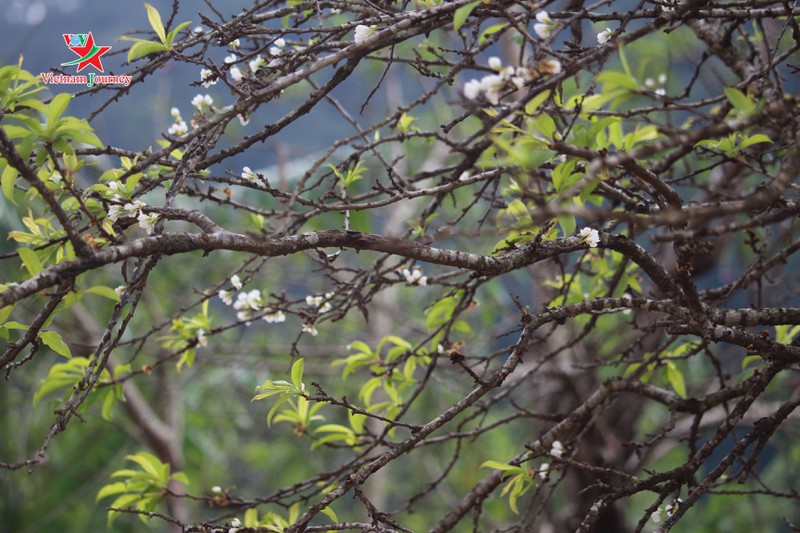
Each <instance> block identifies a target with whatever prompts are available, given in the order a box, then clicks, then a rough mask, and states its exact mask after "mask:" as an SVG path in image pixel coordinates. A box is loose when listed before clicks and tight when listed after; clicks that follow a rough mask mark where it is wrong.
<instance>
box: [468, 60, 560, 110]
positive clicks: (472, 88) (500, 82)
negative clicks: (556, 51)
mask: <svg viewBox="0 0 800 533" xmlns="http://www.w3.org/2000/svg"><path fill="white" fill-rule="evenodd" d="M488 64H489V68H491V69H492V70H494V71H496V72H497V73H496V74H488V75H486V76H484V77H482V78H481V79H480V80H477V79H472V80H470V81H468V82H467V83H466V84H465V85H464V97H465V98H467V99H468V100H475V99H477V98H478V97H479V96H480V95H481V94H483V96H484V98H486V100H488V101H489V103H491V104H492V105H497V104H498V103H500V93H501V92H502V91H503V90H504V89H506V88H510V87H512V86H513V87H514V88H516V89H522V87H523V86H524V85H525V84H526V83H527V82H529V81H531V80H533V79H534V78H535V77H536V76H538V75H539V74H540V73H541V74H558V73H559V72H561V62H560V61H558V60H557V59H542V60H541V61H539V69H538V71H536V70H532V69H530V68H527V67H516V68H515V67H512V66H508V67H503V63H502V61H501V60H500V58H499V57H490V58H489V61H488Z"/></svg>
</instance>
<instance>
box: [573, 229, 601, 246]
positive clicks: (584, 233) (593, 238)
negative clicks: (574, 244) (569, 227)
mask: <svg viewBox="0 0 800 533" xmlns="http://www.w3.org/2000/svg"><path fill="white" fill-rule="evenodd" d="M578 237H580V238H581V242H583V243H586V244H588V245H589V248H597V245H598V244H600V233H598V232H597V230H596V229H592V228H583V229H582V230H581V231H580V233H578Z"/></svg>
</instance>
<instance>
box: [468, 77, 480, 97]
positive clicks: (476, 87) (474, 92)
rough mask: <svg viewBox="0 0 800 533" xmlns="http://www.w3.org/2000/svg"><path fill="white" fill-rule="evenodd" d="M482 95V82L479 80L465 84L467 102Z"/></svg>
mask: <svg viewBox="0 0 800 533" xmlns="http://www.w3.org/2000/svg"><path fill="white" fill-rule="evenodd" d="M479 94H481V82H479V81H478V80H469V81H468V82H467V83H466V84H464V98H466V99H467V100H475V99H476V98H477V97H478V95H479Z"/></svg>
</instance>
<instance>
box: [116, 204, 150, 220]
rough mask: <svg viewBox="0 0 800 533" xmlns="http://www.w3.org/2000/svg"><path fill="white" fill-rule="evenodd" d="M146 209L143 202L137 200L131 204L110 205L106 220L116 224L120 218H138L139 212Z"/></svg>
mask: <svg viewBox="0 0 800 533" xmlns="http://www.w3.org/2000/svg"><path fill="white" fill-rule="evenodd" d="M143 207H146V205H145V203H144V202H141V201H139V200H134V201H133V202H128V203H126V204H125V205H122V206H120V205H112V206H111V207H110V208H109V209H108V218H109V219H110V220H111V221H112V222H116V221H117V219H119V218H120V217H123V216H126V215H130V216H134V217H138V216H139V213H140V212H141V210H142V208H143Z"/></svg>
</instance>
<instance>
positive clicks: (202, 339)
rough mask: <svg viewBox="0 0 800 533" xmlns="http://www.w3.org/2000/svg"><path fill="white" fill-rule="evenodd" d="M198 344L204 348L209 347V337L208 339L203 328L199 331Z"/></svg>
mask: <svg viewBox="0 0 800 533" xmlns="http://www.w3.org/2000/svg"><path fill="white" fill-rule="evenodd" d="M197 344H198V345H200V346H202V347H203V348H205V347H206V346H208V337H206V332H205V330H204V329H202V328H200V329H198V330H197Z"/></svg>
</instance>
